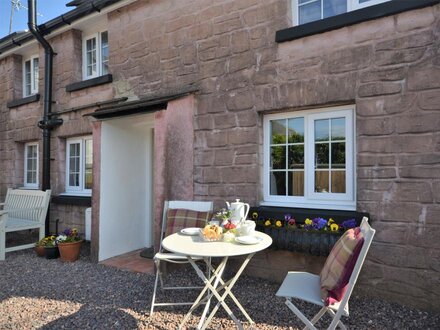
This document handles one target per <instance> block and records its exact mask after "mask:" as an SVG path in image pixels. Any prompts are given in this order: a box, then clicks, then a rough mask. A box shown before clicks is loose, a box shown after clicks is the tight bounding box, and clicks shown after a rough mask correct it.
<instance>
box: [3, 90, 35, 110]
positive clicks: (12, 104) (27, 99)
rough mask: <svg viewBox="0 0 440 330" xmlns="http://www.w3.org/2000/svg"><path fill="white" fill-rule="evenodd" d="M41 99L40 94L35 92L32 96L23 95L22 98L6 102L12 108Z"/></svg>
mask: <svg viewBox="0 0 440 330" xmlns="http://www.w3.org/2000/svg"><path fill="white" fill-rule="evenodd" d="M39 100H40V94H38V93H37V94H34V95H30V96H26V97H23V98H22V99H15V100H12V101H10V102H8V103H7V104H6V106H7V107H8V108H9V109H10V108H17V107H19V106H21V105H25V104H29V103H33V102H37V101H39Z"/></svg>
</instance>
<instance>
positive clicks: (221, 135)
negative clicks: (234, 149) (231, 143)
mask: <svg viewBox="0 0 440 330" xmlns="http://www.w3.org/2000/svg"><path fill="white" fill-rule="evenodd" d="M228 136H229V134H228V132H225V131H210V132H207V133H206V143H207V146H208V147H210V148H215V147H224V146H226V145H227V144H228Z"/></svg>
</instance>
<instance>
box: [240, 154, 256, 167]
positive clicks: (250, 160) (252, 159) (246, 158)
mask: <svg viewBox="0 0 440 330" xmlns="http://www.w3.org/2000/svg"><path fill="white" fill-rule="evenodd" d="M234 164H235V165H249V164H258V162H257V155H239V156H236V157H235V160H234Z"/></svg>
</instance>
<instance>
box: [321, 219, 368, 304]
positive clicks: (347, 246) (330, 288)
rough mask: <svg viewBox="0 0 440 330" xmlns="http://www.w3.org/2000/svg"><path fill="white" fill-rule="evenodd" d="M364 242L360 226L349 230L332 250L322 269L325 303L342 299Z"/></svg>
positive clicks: (322, 292)
mask: <svg viewBox="0 0 440 330" xmlns="http://www.w3.org/2000/svg"><path fill="white" fill-rule="evenodd" d="M363 244H364V237H363V235H362V232H361V230H360V228H359V227H357V228H353V229H349V230H347V231H346V232H345V233H344V234H343V235H342V236H341V238H340V239H339V240H338V241H337V242H336V244H335V246H334V247H333V249H332V250H331V252H330V254H329V256H328V257H327V261H326V262H325V265H324V268H323V269H322V271H321V274H320V279H321V297H322V299H323V300H324V302H325V304H326V305H327V306H328V305H331V304H334V303H335V302H337V301H341V300H342V298H343V296H344V293H345V291H346V288H347V284H348V282H349V280H350V276H351V273H352V272H353V268H354V265H355V263H356V261H357V258H358V256H359V253H360V251H361V249H362V245H363Z"/></svg>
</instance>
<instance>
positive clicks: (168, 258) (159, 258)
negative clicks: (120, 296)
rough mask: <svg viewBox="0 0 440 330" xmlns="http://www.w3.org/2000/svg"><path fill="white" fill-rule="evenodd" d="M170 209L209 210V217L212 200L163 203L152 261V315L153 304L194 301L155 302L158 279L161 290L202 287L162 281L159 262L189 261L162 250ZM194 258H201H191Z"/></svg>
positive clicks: (164, 304)
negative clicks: (173, 284)
mask: <svg viewBox="0 0 440 330" xmlns="http://www.w3.org/2000/svg"><path fill="white" fill-rule="evenodd" d="M170 209H185V210H191V211H198V212H209V217H210V216H211V215H212V209H213V203H212V202H199V201H166V202H165V203H164V208H163V217H162V230H161V237H160V248H159V252H158V253H156V254H155V256H154V262H155V264H156V279H155V281H154V291H153V297H152V300H151V310H150V316H151V315H153V312H154V307H155V306H178V305H192V304H193V303H194V302H160V303H157V302H156V292H157V286H158V282H159V280H160V286H161V289H162V290H185V289H202V288H203V286H202V285H201V286H166V285H164V281H163V278H162V272H161V269H160V265H161V262H170V263H176V264H184V263H189V261H188V259H187V258H186V256H184V255H179V254H176V253H171V252H167V251H164V249H163V247H162V240H163V239H164V237H165V234H166V231H167V224H168V217H167V215H168V210H170ZM209 217H207V218H206V221H209V220H210V219H209ZM193 259H195V260H197V259H200V260H202V259H201V258H193Z"/></svg>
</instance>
